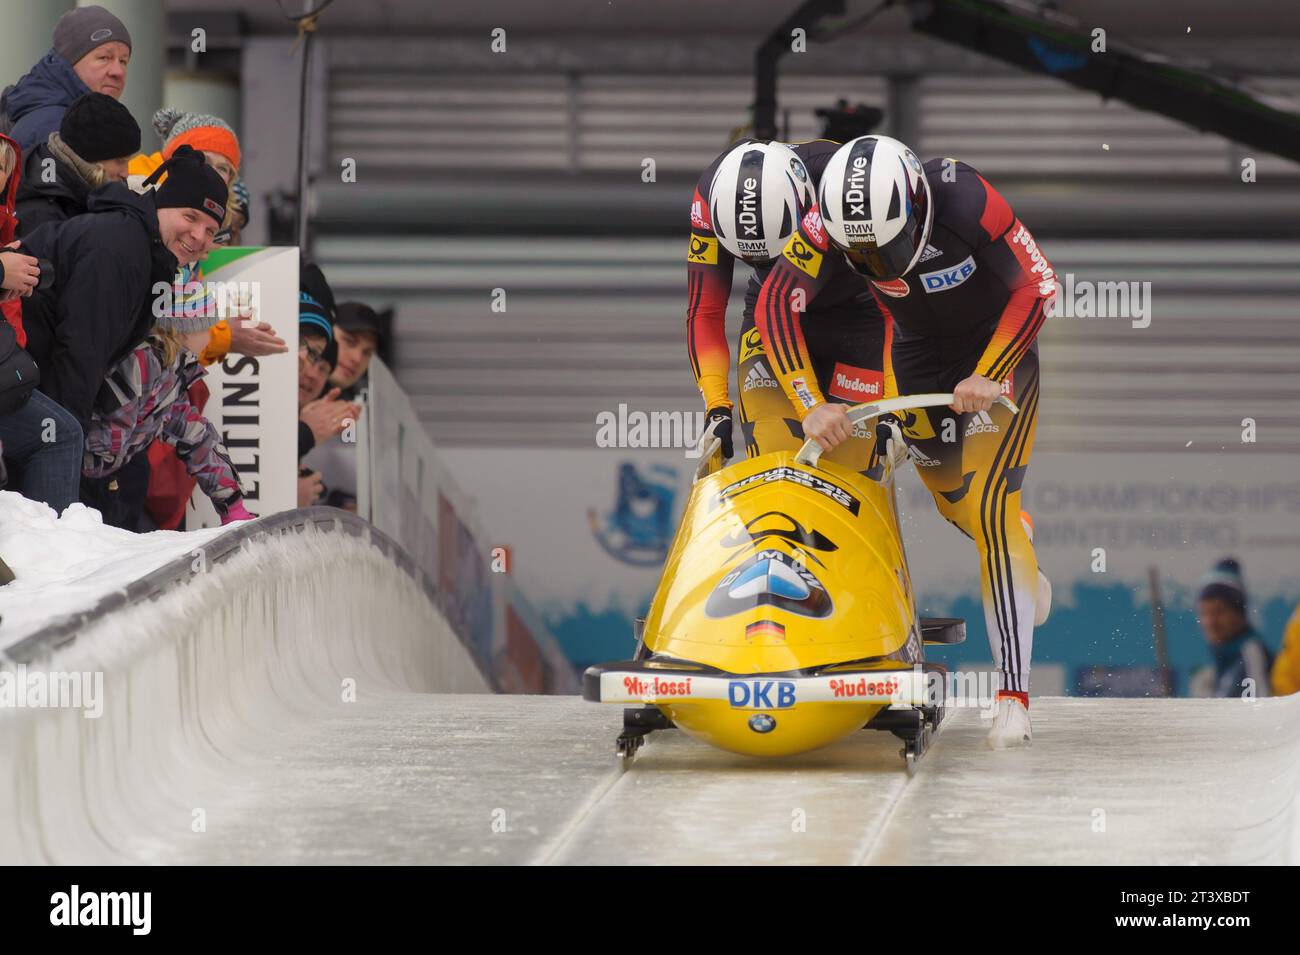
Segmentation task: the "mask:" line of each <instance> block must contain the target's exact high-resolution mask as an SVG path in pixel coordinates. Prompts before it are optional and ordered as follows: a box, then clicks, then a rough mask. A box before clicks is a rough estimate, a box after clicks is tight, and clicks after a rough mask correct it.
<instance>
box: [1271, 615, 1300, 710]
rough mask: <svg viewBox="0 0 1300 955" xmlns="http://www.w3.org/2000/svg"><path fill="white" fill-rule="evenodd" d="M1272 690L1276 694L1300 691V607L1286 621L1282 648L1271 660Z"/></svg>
mask: <svg viewBox="0 0 1300 955" xmlns="http://www.w3.org/2000/svg"><path fill="white" fill-rule="evenodd" d="M1273 692H1274V693H1275V694H1276V695H1277V696H1288V695H1290V694H1292V693H1300V607H1296V608H1295V613H1293V614H1291V619H1290V620H1288V621H1287V625H1286V632H1285V633H1284V634H1283V635H1282V650H1281V652H1279V653H1278V655H1277V660H1275V661H1274V662H1273Z"/></svg>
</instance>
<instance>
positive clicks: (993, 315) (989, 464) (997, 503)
mask: <svg viewBox="0 0 1300 955" xmlns="http://www.w3.org/2000/svg"><path fill="white" fill-rule="evenodd" d="M924 172H925V176H926V179H927V181H928V182H929V185H930V195H931V201H932V203H933V206H934V208H933V220H932V228H931V233H930V240H929V243H928V245H927V246H926V248H925V250H924V251H923V252H922V255H921V258H920V260H919V261H918V263H917V265H916V266H914V267H913V268H912V270H911V271H910V272H909V273H908V274H907V275H905V276H904V277H902V278H898V279H893V280H890V281H880V282H876V281H873V282H871V287H872V290H873V292H874V293H875V296H876V299H877V303H878V304H879V306H880V310H881V312H882V313H883V314H884V315H885V317H886V322H887V323H888V324H889V326H890V327H891V331H892V334H891V347H890V357H891V361H890V372H891V374H892V376H893V378H894V381H893V382H891V383H890V385H889V387H890V388H891V389H892V388H894V387H896V388H897V393H899V394H904V395H909V394H921V393H925V392H948V391H952V390H953V388H954V387H956V385H957V384H958V382H960V381H962V380H963V379H965V378H967V377H969V376H970V375H971V374H979V375H982V376H984V377H986V378H990V379H992V380H994V381H998V382H1001V383H1002V386H1003V388H1002V391H1003V394H1005V395H1008V396H1010V397H1011V399H1012V400H1013V401H1014V402H1015V403H1016V404H1017V405H1018V406H1019V408H1020V413H1019V414H1017V415H1012V414H1011V412H1010V411H1008V410H1007V409H1006V408H1004V407H1002V406H1001V405H994V406H993V408H991V409H990V410H989V411H985V412H978V413H968V414H957V413H956V412H954V411H952V410H950V409H947V408H943V409H929V410H928V411H927V410H924V409H918V410H915V411H909V412H906V413H904V414H903V415H902V416H901V417H902V419H903V421H902V430H903V434H904V437H905V439H906V441H907V443H908V450H909V453H910V455H911V457H912V461H913V463H914V464H915V465H916V467H917V472H918V473H919V474H920V477H921V480H922V481H923V482H924V483H925V485H926V487H927V488H928V489H929V490H930V493H931V494H932V495H933V496H934V501H935V504H936V505H937V506H938V508H939V513H940V514H942V515H943V516H944V517H945V518H946V519H947V520H949V521H950V522H951V523H953V524H954V525H956V526H957V527H958V528H959V529H960V530H961V531H962V533H964V534H965V535H966V536H968V537H970V538H971V539H972V540H973V541H974V542H975V546H976V549H977V550H978V552H979V558H980V585H981V591H982V596H983V602H984V619H985V624H986V626H987V628H988V635H989V645H990V648H991V650H992V652H993V659H994V661H995V663H996V665H997V667H998V669H999V672H1000V680H1001V689H1002V690H1004V691H1010V692H1013V693H1016V694H1027V693H1028V689H1029V663H1030V657H1031V653H1032V649H1033V627H1034V601H1035V596H1036V593H1037V584H1038V564H1037V559H1036V557H1035V555H1034V545H1033V541H1032V540H1031V539H1030V536H1029V532H1028V531H1027V530H1026V529H1025V527H1024V526H1023V525H1022V523H1021V519H1020V489H1021V485H1022V484H1023V483H1024V479H1025V472H1026V469H1027V467H1028V464H1029V456H1030V454H1031V452H1032V451H1033V446H1034V431H1035V424H1036V421H1037V415H1038V395H1039V383H1040V382H1039V364H1038V349H1037V345H1036V341H1035V340H1036V336H1037V334H1038V331H1039V329H1040V328H1041V327H1042V324H1043V321H1044V318H1045V317H1046V310H1047V306H1048V303H1049V301H1050V299H1051V298H1052V296H1053V295H1055V294H1056V288H1057V286H1056V278H1055V273H1054V271H1053V269H1052V266H1051V264H1050V263H1049V262H1048V261H1047V259H1046V258H1045V257H1044V256H1043V254H1042V252H1041V251H1040V250H1039V249H1038V246H1037V244H1036V243H1035V242H1034V239H1033V236H1032V235H1030V233H1029V231H1028V230H1027V229H1026V228H1025V227H1024V225H1022V224H1021V222H1020V221H1019V219H1017V218H1016V216H1015V214H1014V213H1013V212H1012V210H1011V207H1010V206H1009V205H1008V204H1007V202H1006V200H1005V199H1003V198H1002V196H1001V195H1000V194H999V193H998V192H997V190H995V189H994V188H993V187H992V186H991V185H989V184H988V182H986V181H985V180H984V178H983V177H981V176H980V175H979V173H977V172H976V171H975V170H974V169H972V168H971V167H970V166H968V165H967V164H965V163H962V162H958V161H956V160H952V159H932V160H930V161H929V162H927V163H926V164H925V166H924ZM839 258H840V254H839V253H838V252H836V251H834V250H831V249H830V246H829V241H828V238H827V235H826V232H825V229H824V227H823V225H822V222H821V216H820V210H818V209H813V210H810V211H809V212H808V214H806V215H805V216H804V218H803V221H802V222H801V223H800V227H799V230H798V232H797V233H796V234H795V235H794V236H792V237H791V239H790V242H789V244H788V245H787V246H786V249H785V252H784V254H783V256H782V258H781V259H778V260H777V264H776V266H775V267H774V268H773V269H772V270H771V273H770V274H769V275H768V277H767V280H766V282H765V284H764V288H763V292H762V293H761V294H760V296H759V307H758V322H759V325H760V327H761V326H762V325H763V324H764V323H777V322H779V321H781V320H782V318H781V313H780V309H779V306H778V304H777V303H778V302H779V301H780V300H781V299H782V298H784V297H788V295H789V294H790V293H791V290H792V289H803V290H804V292H805V295H806V297H807V300H808V302H809V303H810V305H811V303H813V302H814V300H815V299H816V298H817V297H819V296H820V294H821V290H822V288H823V287H824V286H825V285H826V277H827V276H828V275H829V274H830V270H829V268H828V267H827V263H828V261H829V260H831V259H839ZM768 286H771V287H772V288H771V291H770V292H769V288H768ZM777 372H778V374H779V375H782V382H783V384H785V386H786V387H787V389H788V390H797V388H798V382H797V376H798V374H799V372H798V370H797V369H794V370H791V371H789V372H788V373H787V372H786V370H785V367H783V366H778V367H777ZM813 397H814V398H815V397H816V396H815V395H814V396H813Z"/></svg>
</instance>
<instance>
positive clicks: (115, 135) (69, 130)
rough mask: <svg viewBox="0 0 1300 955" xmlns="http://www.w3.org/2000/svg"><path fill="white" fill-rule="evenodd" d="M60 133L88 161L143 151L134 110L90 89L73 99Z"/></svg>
mask: <svg viewBox="0 0 1300 955" xmlns="http://www.w3.org/2000/svg"><path fill="white" fill-rule="evenodd" d="M59 136H60V137H61V138H62V139H63V141H64V142H65V143H67V145H68V148H69V149H71V150H72V151H73V152H74V153H76V154H77V155H78V156H80V157H81V158H82V159H84V160H86V162H99V161H100V160H103V159H121V158H123V157H125V156H134V155H135V154H136V153H138V152H139V151H140V126H139V124H138V123H136V121H135V117H133V116H132V115H131V111H130V110H129V109H127V108H126V107H125V106H123V105H122V104H121V103H119V102H118V101H117V100H115V99H113V97H111V96H106V95H105V94H103V93H87V94H86V95H85V96H78V97H77V98H76V99H75V100H73V101H72V105H71V106H69V107H68V110H67V112H66V113H64V114H63V121H62V122H61V123H59Z"/></svg>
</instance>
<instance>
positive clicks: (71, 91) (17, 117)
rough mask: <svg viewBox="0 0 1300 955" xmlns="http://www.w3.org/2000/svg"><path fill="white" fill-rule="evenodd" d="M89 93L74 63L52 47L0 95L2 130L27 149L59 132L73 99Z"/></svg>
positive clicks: (0, 122)
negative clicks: (64, 115) (74, 68)
mask: <svg viewBox="0 0 1300 955" xmlns="http://www.w3.org/2000/svg"><path fill="white" fill-rule="evenodd" d="M11 75H12V74H11ZM89 92H90V87H89V86H87V85H86V84H85V83H83V82H81V78H80V77H79V76H77V73H76V71H75V70H73V68H72V64H71V63H69V62H68V61H67V60H65V59H64V58H63V57H62V56H60V55H59V54H58V53H55V52H54V51H53V50H50V52H48V53H46V54H45V56H43V57H41V58H40V60H38V61H37V63H36V65H35V66H33V67H32V68H31V69H30V70H28V71H27V73H26V75H24V76H23V78H22V79H20V80H19V81H18V82H17V83H15V84H14V85H13V86H10V87H9V88H8V89H6V90H5V91H4V95H3V96H2V97H0V114H2V116H3V118H0V125H3V128H2V129H0V132H6V133H8V134H9V135H10V136H12V137H13V138H14V139H16V140H18V143H19V145H21V146H22V147H23V152H26V151H27V150H29V149H31V148H32V147H33V146H36V145H38V144H40V143H43V142H45V138H46V137H47V136H49V135H50V133H53V132H55V131H57V130H58V128H59V124H60V123H61V122H63V114H64V113H66V112H67V111H68V107H69V106H71V105H72V101H73V100H75V99H76V98H77V97H78V96H84V95H85V94H86V93H89Z"/></svg>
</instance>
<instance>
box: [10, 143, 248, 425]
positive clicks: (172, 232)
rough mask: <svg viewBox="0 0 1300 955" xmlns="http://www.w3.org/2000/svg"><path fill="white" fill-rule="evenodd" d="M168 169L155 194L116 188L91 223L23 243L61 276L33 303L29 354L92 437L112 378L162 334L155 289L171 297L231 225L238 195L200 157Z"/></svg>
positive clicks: (104, 193) (96, 204)
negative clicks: (229, 203)
mask: <svg viewBox="0 0 1300 955" xmlns="http://www.w3.org/2000/svg"><path fill="white" fill-rule="evenodd" d="M167 169H168V172H169V175H168V177H167V182H166V183H165V184H164V185H163V187H162V188H161V189H159V190H158V191H157V192H156V193H155V194H153V195H145V196H142V195H137V194H136V193H134V192H132V191H131V190H130V189H128V188H127V187H126V186H124V185H122V184H121V183H109V184H107V185H105V186H102V187H101V188H99V189H97V190H95V191H94V192H92V193H91V194H90V197H89V199H88V202H87V207H88V208H89V210H90V214H88V215H81V216H75V217H74V218H71V219H69V220H67V221H66V222H63V223H60V224H54V223H49V224H46V225H44V226H42V227H41V228H39V229H37V230H36V231H35V232H33V233H32V234H31V235H28V236H26V237H25V238H24V239H23V240H22V249H23V251H25V252H28V253H30V254H32V255H35V256H37V257H38V258H41V259H45V260H47V261H49V262H50V263H52V265H53V268H54V274H55V282H54V285H53V286H52V287H51V288H50V289H48V290H46V291H44V292H38V293H37V294H36V295H34V296H33V297H32V298H30V299H28V300H27V302H26V303H25V307H24V309H23V324H24V326H25V327H26V329H27V335H28V351H30V352H31V354H32V357H33V358H35V359H36V362H37V364H39V365H40V367H41V374H42V379H41V381H42V384H41V387H42V389H44V390H46V391H47V393H48V394H49V396H50V397H51V398H53V399H55V400H56V401H57V402H58V403H59V404H61V405H63V406H64V407H65V408H67V409H68V411H70V412H72V415H73V416H74V417H75V418H76V419H77V421H78V423H80V424H81V425H82V427H83V429H84V427H85V425H86V423H87V422H88V421H89V420H90V414H91V408H92V405H93V402H94V398H95V393H96V392H97V391H98V390H99V386H100V384H101V383H102V382H103V380H104V376H105V374H106V373H107V372H108V369H109V368H111V367H112V366H114V365H116V364H117V363H118V362H119V361H121V360H122V358H124V357H125V356H126V354H127V353H128V352H130V351H131V350H132V349H134V348H135V346H136V345H138V344H139V343H140V342H141V341H143V340H144V338H145V336H146V335H147V334H148V332H149V330H150V328H152V327H153V324H154V303H155V295H156V293H155V291H154V288H155V286H159V287H161V288H165V289H169V288H170V287H171V285H172V280H173V279H174V277H175V275H176V270H177V263H178V261H186V262H188V261H194V260H195V259H197V258H200V257H201V256H202V255H203V254H205V253H206V250H207V248H208V246H210V244H211V241H212V237H213V236H214V235H216V232H217V229H218V228H220V226H221V222H222V220H223V219H224V218H225V212H226V209H225V202H226V196H227V193H228V191H229V190H228V189H227V187H226V184H225V183H224V182H222V181H221V177H220V176H218V175H217V173H216V171H215V170H213V169H212V168H211V167H210V166H208V165H207V164H206V163H204V161H203V157H202V156H201V155H200V154H198V153H196V152H194V151H193V150H189V149H185V150H180V151H178V152H177V153H176V155H175V156H173V157H172V159H171V160H170V162H169V163H168V166H167Z"/></svg>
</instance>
